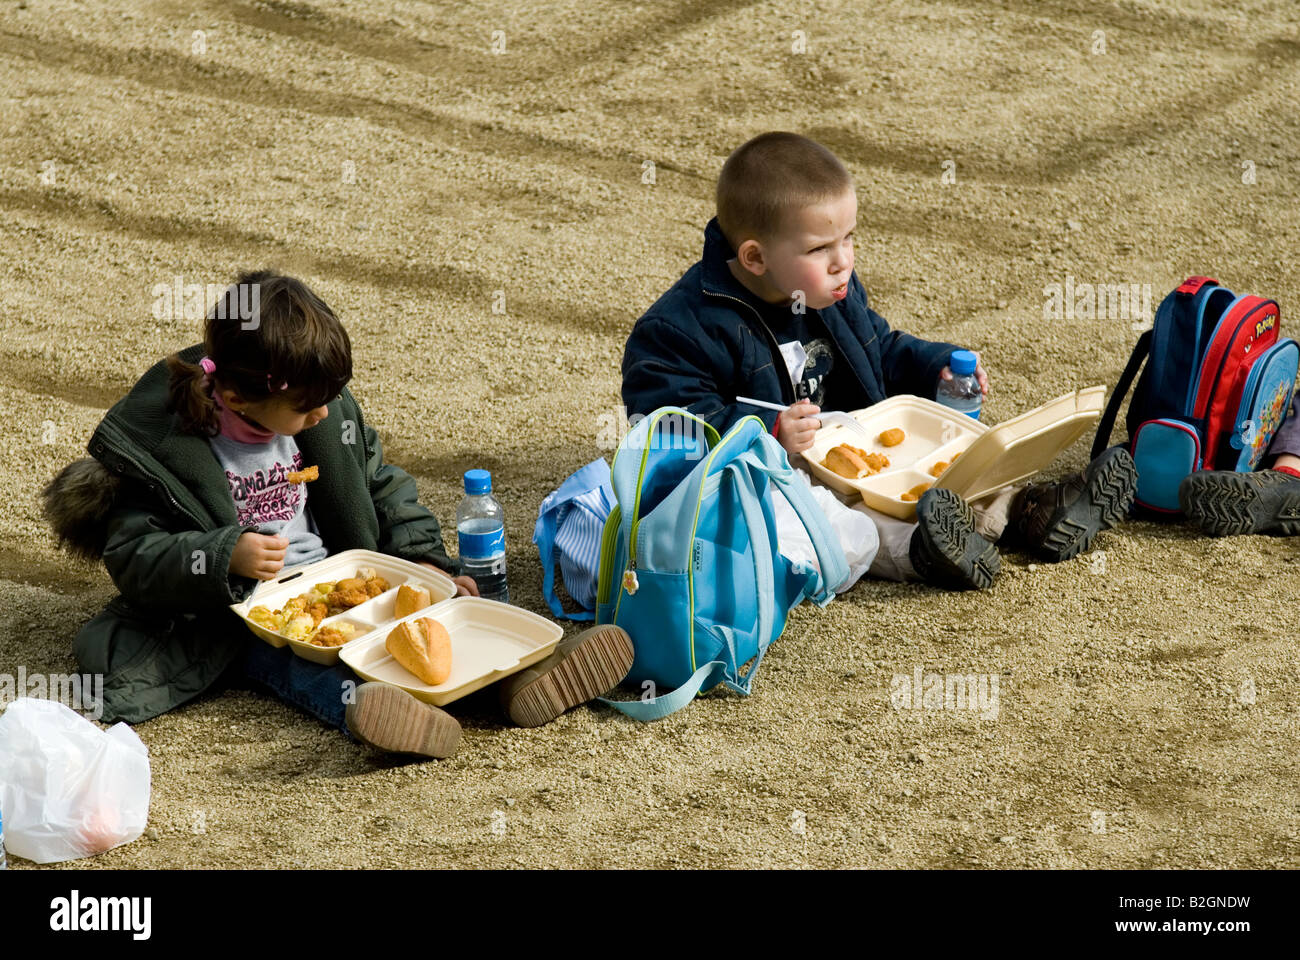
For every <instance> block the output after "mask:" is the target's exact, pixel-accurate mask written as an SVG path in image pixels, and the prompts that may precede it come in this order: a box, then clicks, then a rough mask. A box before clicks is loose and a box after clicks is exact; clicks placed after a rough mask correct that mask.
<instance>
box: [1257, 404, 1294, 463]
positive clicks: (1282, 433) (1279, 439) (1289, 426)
mask: <svg viewBox="0 0 1300 960" xmlns="http://www.w3.org/2000/svg"><path fill="white" fill-rule="evenodd" d="M1293 403H1294V404H1295V406H1294V408H1293V409H1294V412H1293V413H1292V414H1291V416H1289V417H1288V418H1287V419H1286V420H1284V421H1283V423H1282V426H1280V427H1278V428H1277V433H1275V434H1273V442H1272V443H1270V444H1269V447H1268V455H1267V456H1265V457H1264V459H1263V460H1262V461H1261V462H1260V469H1263V468H1264V467H1265V466H1267V465H1270V464H1272V462H1273V460H1274V459H1275V458H1276V457H1279V456H1281V455H1282V454H1284V453H1289V454H1292V455H1293V456H1300V393H1297V394H1296V396H1295V400H1294V401H1293Z"/></svg>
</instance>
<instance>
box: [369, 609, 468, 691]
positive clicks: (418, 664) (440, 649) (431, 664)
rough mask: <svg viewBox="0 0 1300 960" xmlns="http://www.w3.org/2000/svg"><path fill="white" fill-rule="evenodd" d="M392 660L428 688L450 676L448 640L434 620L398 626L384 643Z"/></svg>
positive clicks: (443, 630) (424, 618) (446, 634)
mask: <svg viewBox="0 0 1300 960" xmlns="http://www.w3.org/2000/svg"><path fill="white" fill-rule="evenodd" d="M384 647H385V649H387V650H388V652H389V653H390V654H392V656H393V659H394V660H396V661H397V662H398V663H400V664H401V665H402V666H403V667H405V668H406V669H407V670H409V671H410V672H411V673H413V674H415V675H416V676H417V677H419V678H420V679H421V680H422V681H424V682H425V683H427V684H429V685H430V686H433V687H436V686H437V685H438V684H440V683H445V682H446V680H447V678H448V677H450V676H451V636H450V635H449V634H448V633H447V629H446V627H444V626H443V625H442V624H441V623H439V622H438V621H437V620H430V619H429V618H428V617H422V618H421V619H419V620H408V621H406V622H405V623H399V624H398V625H397V626H396V627H395V628H394V629H393V632H392V633H390V634H389V635H388V639H387V640H386V641H384Z"/></svg>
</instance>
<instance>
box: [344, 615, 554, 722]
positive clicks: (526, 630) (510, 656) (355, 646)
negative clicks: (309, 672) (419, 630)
mask: <svg viewBox="0 0 1300 960" xmlns="http://www.w3.org/2000/svg"><path fill="white" fill-rule="evenodd" d="M422 617H429V618H431V619H433V620H436V621H437V622H438V623H440V624H442V626H443V627H444V628H445V629H446V630H447V634H448V635H449V636H450V637H451V676H449V677H448V678H447V679H446V681H445V682H443V683H440V684H438V685H437V686H432V685H430V684H427V683H424V682H422V681H421V680H420V678H419V677H416V676H415V675H414V674H412V673H411V672H409V671H408V670H407V669H406V668H405V667H403V666H402V665H401V664H400V663H398V662H397V661H396V660H394V659H393V658H392V656H391V655H390V654H389V652H388V650H387V647H386V646H385V641H386V640H387V639H388V634H389V632H390V631H391V630H392V629H393V628H394V627H395V626H396V625H397V624H398V623H402V622H404V620H418V619H420V618H422ZM563 634H564V631H563V630H562V629H561V627H560V625H559V624H558V623H554V622H552V621H550V620H547V619H546V618H545V617H540V616H538V615H537V614H535V613H533V612H532V611H531V610H524V609H522V608H521V607H512V606H510V605H509V604H505V603H500V602H498V601H496V600H484V599H483V598H481V597H456V598H455V599H452V600H445V601H443V602H442V603H437V604H434V605H433V606H432V607H427V608H425V609H424V610H422V611H420V612H418V613H413V614H411V615H410V616H408V617H405V618H403V620H398V621H395V622H394V623H392V624H388V625H386V626H385V628H384V629H383V630H381V631H379V632H377V633H374V634H371V635H369V636H367V637H365V638H363V639H361V640H357V641H354V642H352V643H349V644H348V645H347V646H345V647H344V648H343V651H342V654H341V658H342V660H343V662H344V663H345V664H347V665H348V666H349V667H351V668H352V670H353V672H354V673H356V674H357V676H359V677H362V678H363V679H365V680H382V681H384V682H386V683H391V684H394V685H396V686H399V687H401V688H402V689H403V690H406V691H409V692H410V693H411V694H413V695H414V696H415V697H417V698H419V699H420V700H423V701H424V702H425V703H432V704H436V705H437V706H442V705H444V704H447V703H451V702H452V701H453V700H459V699H460V698H461V697H464V696H466V695H468V694H471V693H473V692H474V691H475V690H478V689H480V688H481V687H485V686H487V685H488V684H489V683H494V682H496V681H497V680H500V679H501V678H502V677H506V676H509V675H510V674H512V673H516V672H518V671H520V670H523V669H525V668H526V667H529V666H531V665H533V664H534V663H536V662H537V661H539V660H541V659H543V658H544V657H546V656H549V655H550V654H551V653H552V652H553V651H554V650H555V645H556V644H557V643H559V642H560V637H561V636H563Z"/></svg>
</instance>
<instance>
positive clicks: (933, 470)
mask: <svg viewBox="0 0 1300 960" xmlns="http://www.w3.org/2000/svg"><path fill="white" fill-rule="evenodd" d="M947 469H948V461H947V460H938V461H936V462H935V463H933V464H932V465H931V466H930V476H932V477H937V476H939V474H941V473H943V472H944V471H945V470H947Z"/></svg>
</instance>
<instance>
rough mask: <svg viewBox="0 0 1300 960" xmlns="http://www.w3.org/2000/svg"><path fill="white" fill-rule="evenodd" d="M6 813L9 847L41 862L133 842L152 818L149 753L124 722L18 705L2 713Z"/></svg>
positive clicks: (33, 703)
mask: <svg viewBox="0 0 1300 960" xmlns="http://www.w3.org/2000/svg"><path fill="white" fill-rule="evenodd" d="M0 814H3V817H4V844H5V848H6V849H7V850H8V851H9V852H10V853H11V854H14V855H15V856H19V857H25V858H27V859H28V860H34V861H35V862H37V863H55V862H57V861H60V860H75V859H77V858H79V857H92V856H94V855H95V854H97V853H103V852H104V851H105V850H111V849H112V848H113V847H116V846H119V845H121V844H123V843H130V842H131V841H132V840H135V839H137V838H138V837H139V836H140V834H141V833H143V832H144V827H145V823H146V822H147V821H148V819H149V750H148V749H147V748H146V747H145V745H144V744H143V743H142V742H141V740H140V738H139V737H138V736H136V733H135V731H134V730H132V729H131V728H130V727H129V726H127V725H126V724H125V723H119V724H117V725H115V726H113V727H111V728H110V729H108V730H106V731H105V730H100V729H99V728H98V727H97V726H95V725H94V724H93V723H91V722H90V721H89V720H87V719H85V718H84V717H82V716H80V715H78V714H77V713H76V712H75V711H73V710H72V709H70V708H69V707H66V706H64V705H63V704H62V703H58V702H56V701H54V700H36V699H32V698H30V697H24V698H23V699H21V700H16V701H15V702H14V703H12V704H11V705H10V706H9V709H7V710H6V711H5V712H4V714H3V715H0Z"/></svg>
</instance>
